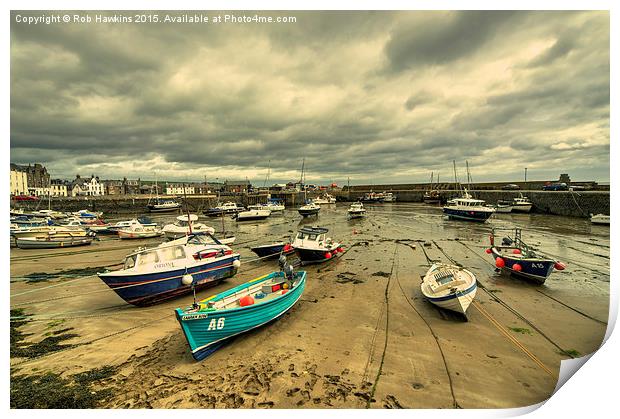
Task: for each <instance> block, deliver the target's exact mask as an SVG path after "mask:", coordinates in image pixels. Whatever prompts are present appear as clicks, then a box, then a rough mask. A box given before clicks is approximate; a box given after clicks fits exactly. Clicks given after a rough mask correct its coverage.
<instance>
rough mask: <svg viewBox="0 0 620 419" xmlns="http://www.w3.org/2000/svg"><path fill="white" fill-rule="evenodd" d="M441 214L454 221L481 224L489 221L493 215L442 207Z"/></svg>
mask: <svg viewBox="0 0 620 419" xmlns="http://www.w3.org/2000/svg"><path fill="white" fill-rule="evenodd" d="M443 213H444V214H445V215H447V216H448V217H450V218H453V219H456V220H463V221H476V222H481V223H484V222H485V221H486V220H488V219H489V217H490V216H491V214H493V212H492V211H480V210H462V209H457V208H451V207H444V208H443Z"/></svg>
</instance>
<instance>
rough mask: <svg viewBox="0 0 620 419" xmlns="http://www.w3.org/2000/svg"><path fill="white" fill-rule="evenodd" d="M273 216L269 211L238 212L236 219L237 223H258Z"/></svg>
mask: <svg viewBox="0 0 620 419" xmlns="http://www.w3.org/2000/svg"><path fill="white" fill-rule="evenodd" d="M270 215H271V211H270V210H268V209H260V210H257V209H253V210H247V211H241V212H238V213H237V214H236V215H235V216H234V217H235V218H236V219H237V221H256V220H264V219H265V218H267V217H269V216H270Z"/></svg>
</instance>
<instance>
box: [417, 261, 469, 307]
mask: <svg viewBox="0 0 620 419" xmlns="http://www.w3.org/2000/svg"><path fill="white" fill-rule="evenodd" d="M420 289H421V291H422V294H424V296H425V297H426V299H428V301H430V302H431V303H433V304H435V305H436V306H438V307H441V308H444V309H446V310H451V311H455V312H457V313H461V314H463V315H465V313H466V311H467V308H468V307H469V305H470V304H471V302H472V301H473V300H474V298H475V297H476V291H477V290H478V285H477V282H476V277H475V276H474V274H473V273H471V272H470V271H468V270H467V269H463V268H462V267H460V266H456V265H448V264H445V263H435V264H434V265H433V266H431V267H430V269H429V270H428V271H427V272H426V275H424V278H423V279H422V284H420Z"/></svg>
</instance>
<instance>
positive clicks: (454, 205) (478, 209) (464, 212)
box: [443, 189, 495, 222]
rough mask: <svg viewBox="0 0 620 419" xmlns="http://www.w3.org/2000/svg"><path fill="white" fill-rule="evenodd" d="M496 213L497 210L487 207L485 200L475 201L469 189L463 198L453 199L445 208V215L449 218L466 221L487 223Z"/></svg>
mask: <svg viewBox="0 0 620 419" xmlns="http://www.w3.org/2000/svg"><path fill="white" fill-rule="evenodd" d="M494 212H495V209H494V208H489V207H487V206H485V205H484V201H483V200H481V199H473V198H472V197H471V195H470V194H469V193H467V189H465V191H464V193H463V196H462V197H461V198H455V199H452V200H450V201H448V205H446V206H445V207H443V213H444V214H445V215H447V216H448V217H449V218H454V219H457V220H465V221H481V222H485V221H486V220H487V219H488V218H489V217H490V216H491V215H492V214H493V213H494Z"/></svg>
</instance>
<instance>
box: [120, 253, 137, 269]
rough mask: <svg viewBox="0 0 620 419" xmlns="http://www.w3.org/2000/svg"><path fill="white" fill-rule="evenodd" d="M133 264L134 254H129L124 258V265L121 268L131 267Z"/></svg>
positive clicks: (134, 260)
mask: <svg viewBox="0 0 620 419" xmlns="http://www.w3.org/2000/svg"><path fill="white" fill-rule="evenodd" d="M134 266H136V256H135V255H134V256H129V257H128V258H125V265H124V266H123V269H131V268H133V267H134Z"/></svg>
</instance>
